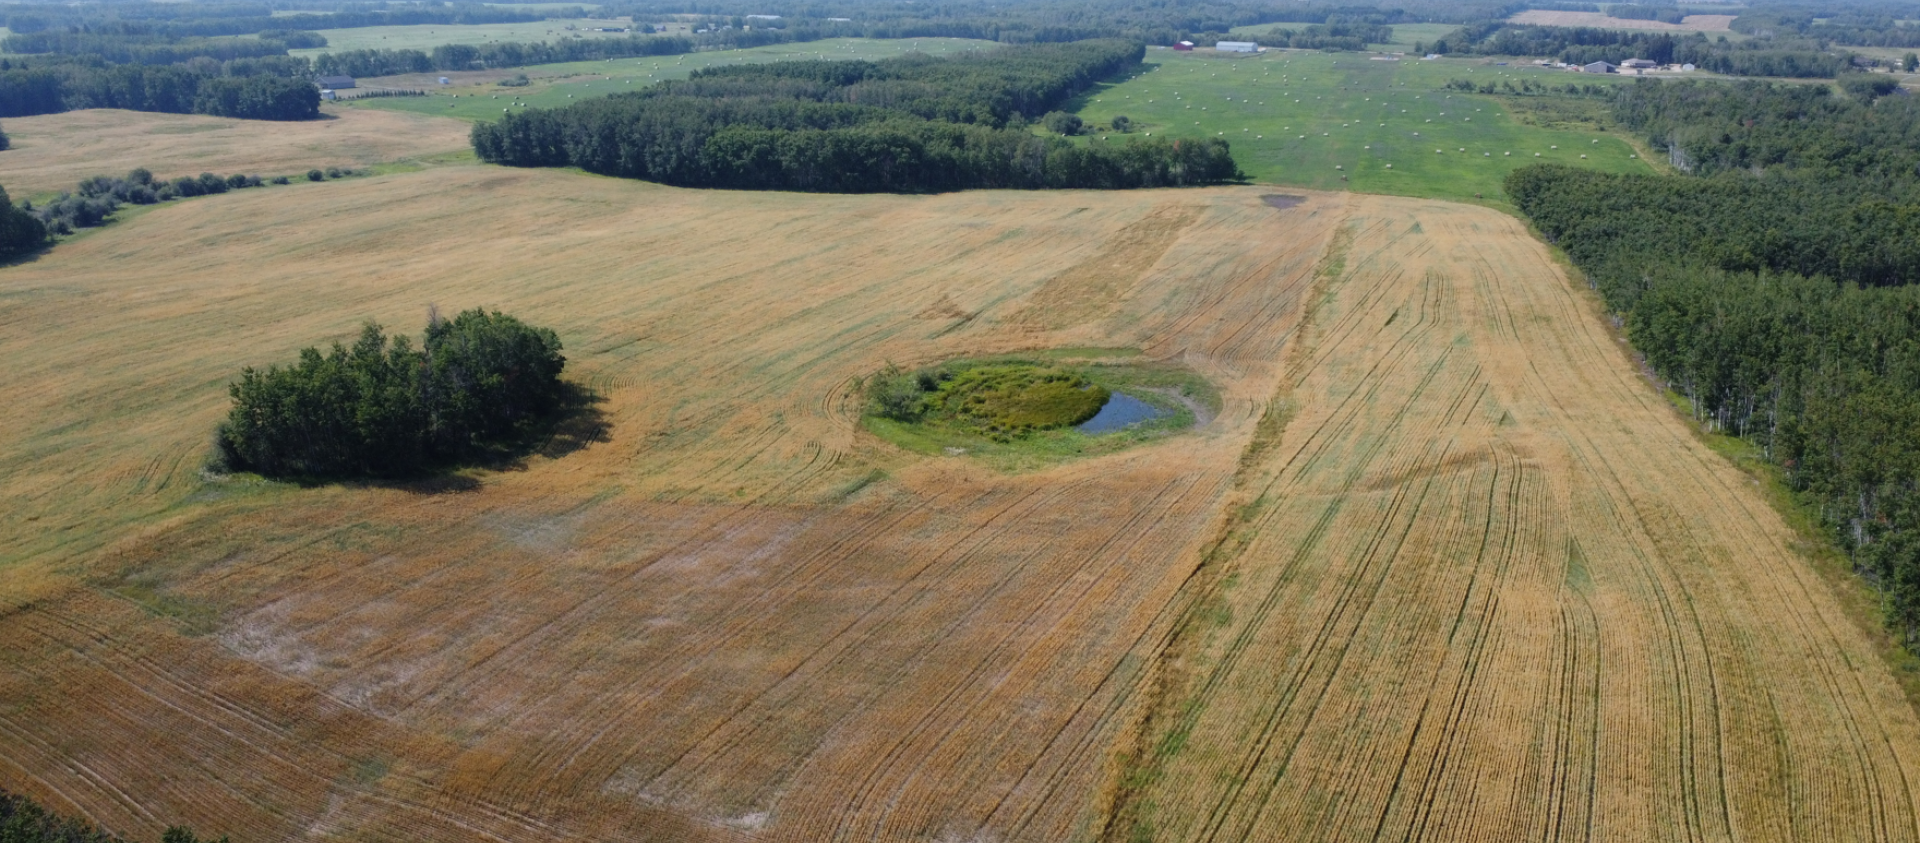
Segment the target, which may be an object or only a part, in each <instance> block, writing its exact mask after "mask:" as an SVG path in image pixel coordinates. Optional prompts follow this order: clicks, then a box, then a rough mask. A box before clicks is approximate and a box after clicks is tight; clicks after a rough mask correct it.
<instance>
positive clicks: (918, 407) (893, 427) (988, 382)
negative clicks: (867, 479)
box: [863, 349, 1220, 470]
mask: <svg viewBox="0 0 1920 843" xmlns="http://www.w3.org/2000/svg"><path fill="white" fill-rule="evenodd" d="M863 391H864V393H865V395H866V398H867V413H866V419H865V421H866V427H867V429H868V430H869V431H871V432H873V433H874V434H876V435H878V436H880V437H881V438H882V439H885V440H887V441H889V442H892V443H893V444H895V445H898V446H900V447H902V448H905V449H907V450H910V451H916V452H919V453H923V454H929V455H946V456H961V455H969V456H974V457H977V458H980V459H983V460H985V461H987V462H988V463H989V464H991V465H994V466H996V467H998V468H1001V469H1005V470H1021V469H1028V468H1037V467H1043V466H1046V465H1051V464H1055V463H1058V462H1063V461H1066V460H1069V459H1074V458H1078V457H1083V456H1095V455H1099V454H1104V453H1110V452H1113V451H1117V450H1121V449H1123V448H1126V447H1129V446H1132V445H1135V444H1139V443H1142V442H1146V441H1150V440H1153V439H1158V438H1162V437H1164V436H1167V435H1169V434H1171V433H1175V432H1178V431H1181V430H1185V429H1187V428H1190V427H1193V426H1195V425H1196V424H1203V423H1205V422H1206V421H1207V420H1209V419H1210V418H1211V417H1212V415H1213V414H1214V413H1215V412H1217V410H1218V407H1219V401H1220V399H1219V394H1218V392H1217V391H1216V390H1215V389H1214V388H1213V386H1212V385H1211V384H1209V383H1208V382H1207V381H1206V380H1205V379H1204V378H1202V377H1200V376H1199V375H1197V374H1195V373H1194V372H1192V371H1191V370H1188V369H1185V368H1182V367H1179V366H1175V365H1171V364H1165V363H1156V362H1150V361H1145V360H1142V359H1141V358H1139V357H1138V355H1137V353H1136V352H1132V351H1118V350H1112V349H1066V350H1058V351H1053V352H1039V353H1034V354H1027V355H1015V356H1004V357H990V358H978V359H965V360H953V361H949V362H946V363H942V364H939V365H935V366H928V367H925V368H921V369H916V370H912V371H908V370H904V369H899V368H889V369H887V370H885V371H882V372H879V373H876V374H875V375H873V376H872V377H870V378H869V379H868V380H867V381H866V383H865V385H864V389H863ZM1121 410H1127V411H1131V413H1132V416H1131V417H1129V418H1127V419H1123V421H1125V422H1127V423H1120V424H1101V422H1102V421H1103V420H1104V417H1105V415H1106V414H1108V413H1111V412H1115V411H1121ZM1096 428H1098V429H1101V432H1093V430H1094V429H1096Z"/></svg>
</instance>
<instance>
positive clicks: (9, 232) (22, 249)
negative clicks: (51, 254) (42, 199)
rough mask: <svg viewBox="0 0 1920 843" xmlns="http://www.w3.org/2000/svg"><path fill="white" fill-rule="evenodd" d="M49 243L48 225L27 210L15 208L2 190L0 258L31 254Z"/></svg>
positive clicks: (0, 202)
mask: <svg viewBox="0 0 1920 843" xmlns="http://www.w3.org/2000/svg"><path fill="white" fill-rule="evenodd" d="M46 243H47V225H46V223H43V222H41V221H40V220H39V219H38V218H36V217H35V216H34V215H33V214H31V213H28V212H27V210H25V209H22V208H16V207H14V206H13V200H11V199H9V198H8V197H7V191H6V190H5V189H4V188H0V258H8V257H13V256H15V255H23V254H26V253H28V252H31V251H33V250H35V249H38V248H40V247H41V246H44V245H46Z"/></svg>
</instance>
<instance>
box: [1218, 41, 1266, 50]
mask: <svg viewBox="0 0 1920 843" xmlns="http://www.w3.org/2000/svg"><path fill="white" fill-rule="evenodd" d="M1213 48H1214V49H1216V50H1219V51H1220V52H1223V53H1251V52H1255V51H1258V50H1259V49H1260V45H1259V44H1255V43H1253V42H1252V41H1219V42H1216V43H1215V44H1214V45H1213Z"/></svg>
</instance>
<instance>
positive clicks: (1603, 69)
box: [1580, 61, 1620, 73]
mask: <svg viewBox="0 0 1920 843" xmlns="http://www.w3.org/2000/svg"><path fill="white" fill-rule="evenodd" d="M1619 69H1620V68H1618V67H1615V66H1613V65H1610V64H1607V63H1606V62H1603V61H1597V62H1594V63H1593V64H1589V65H1585V66H1582V67H1581V68H1580V72H1581V73H1614V72H1617V71H1618V70H1619Z"/></svg>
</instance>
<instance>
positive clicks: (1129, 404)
mask: <svg viewBox="0 0 1920 843" xmlns="http://www.w3.org/2000/svg"><path fill="white" fill-rule="evenodd" d="M1165 414H1166V411H1165V410H1161V409H1158V408H1156V407H1154V406H1153V405H1152V404H1148V403H1147V402H1145V401H1142V400H1140V399H1138V398H1135V397H1133V396H1131V395H1128V394H1126V393H1124V392H1116V393H1113V395H1112V396H1111V397H1109V398H1108V399H1107V403H1106V405H1105V406H1103V407H1101V408H1100V413H1099V415H1096V416H1094V417H1093V418H1090V419H1087V420H1086V421H1083V422H1081V423H1080V424H1079V426H1077V427H1075V428H1074V429H1075V430H1078V431H1080V432H1081V433H1111V432H1113V431H1115V430H1119V429H1120V428H1123V427H1126V426H1128V425H1132V424H1139V423H1140V422H1143V421H1151V420H1153V419H1157V418H1159V417H1161V416H1163V415H1165Z"/></svg>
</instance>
